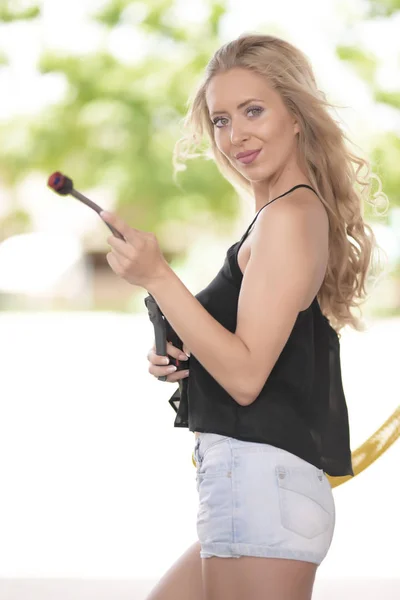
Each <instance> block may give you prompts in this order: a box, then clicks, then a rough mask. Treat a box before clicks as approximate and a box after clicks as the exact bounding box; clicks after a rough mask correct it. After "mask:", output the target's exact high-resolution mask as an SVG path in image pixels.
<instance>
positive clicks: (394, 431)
mask: <svg viewBox="0 0 400 600" xmlns="http://www.w3.org/2000/svg"><path fill="white" fill-rule="evenodd" d="M399 436H400V406H398V407H397V408H396V410H395V411H394V413H393V414H392V415H390V417H389V418H388V419H387V420H386V421H385V422H384V423H383V425H382V426H381V427H380V428H379V429H378V430H377V431H375V433H373V434H372V435H371V437H369V438H368V439H367V440H366V441H365V442H364V443H363V444H361V446H360V447H359V448H357V449H356V450H354V452H352V453H351V462H352V466H353V473H354V477H355V476H356V475H358V474H359V473H361V472H362V471H364V470H365V469H366V468H367V467H369V466H370V465H372V463H373V462H375V461H376V459H377V458H379V457H380V456H382V454H383V453H384V452H386V450H387V449H388V448H390V446H391V445H392V444H394V442H395V441H396V440H397V439H398V438H399ZM192 462H193V464H194V466H195V467H197V465H196V460H195V457H194V452H193V453H192ZM326 477H327V478H328V481H329V483H330V484H331V487H332V488H334V487H337V486H338V485H341V484H342V483H344V482H345V481H348V480H349V479H353V478H354V477H353V476H352V475H345V476H344V477H332V476H331V475H326Z"/></svg>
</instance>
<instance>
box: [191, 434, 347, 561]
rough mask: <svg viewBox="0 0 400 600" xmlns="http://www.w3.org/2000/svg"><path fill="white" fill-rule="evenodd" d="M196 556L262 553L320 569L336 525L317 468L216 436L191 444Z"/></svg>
mask: <svg viewBox="0 0 400 600" xmlns="http://www.w3.org/2000/svg"><path fill="white" fill-rule="evenodd" d="M193 454H194V458H195V462H196V470H197V473H196V482H197V491H198V494H199V507H198V513H197V523H196V528H197V535H198V538H199V541H200V545H201V551H200V556H201V558H210V557H211V556H220V557H232V558H239V557H240V556H264V557H274V558H288V559H295V560H303V561H308V562H312V563H315V564H317V565H319V564H321V562H322V560H323V559H324V558H325V556H326V554H327V553H328V550H329V547H330V545H331V542H332V538H333V532H334V528H335V503H334V498H333V493H332V488H331V485H330V483H329V481H328V478H327V477H326V475H325V473H324V471H323V470H322V469H318V468H317V467H315V466H314V465H312V464H310V463H308V462H307V461H305V460H303V459H301V458H299V457H298V456H296V455H294V454H292V453H290V452H287V451H286V450H282V449H281V448H276V447H274V446H271V445H269V444H261V443H258V442H245V441H241V440H237V439H235V438H231V437H227V436H224V435H219V434H216V433H201V434H200V436H199V437H198V438H197V439H196V440H195V447H194V453H193Z"/></svg>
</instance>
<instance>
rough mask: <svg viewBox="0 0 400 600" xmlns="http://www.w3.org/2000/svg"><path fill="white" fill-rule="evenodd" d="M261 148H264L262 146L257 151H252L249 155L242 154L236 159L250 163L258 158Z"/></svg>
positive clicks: (243, 162) (246, 163)
mask: <svg viewBox="0 0 400 600" xmlns="http://www.w3.org/2000/svg"><path fill="white" fill-rule="evenodd" d="M261 150H262V148H260V150H256V151H255V152H252V153H251V154H248V155H247V156H242V157H241V158H237V159H236V160H238V161H240V162H241V163H242V164H245V165H248V164H249V163H251V162H253V161H254V160H256V158H257V157H258V156H259V154H260V152H261Z"/></svg>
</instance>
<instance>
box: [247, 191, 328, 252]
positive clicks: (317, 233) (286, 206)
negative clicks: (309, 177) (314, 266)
mask: <svg viewBox="0 0 400 600" xmlns="http://www.w3.org/2000/svg"><path fill="white" fill-rule="evenodd" d="M282 220H283V221H286V222H288V223H289V222H290V221H292V222H293V221H294V220H297V221H300V220H301V221H303V223H304V225H305V229H304V230H305V231H308V232H309V233H311V234H312V237H313V239H314V240H315V242H316V244H317V245H318V246H319V247H320V250H321V251H322V250H323V249H324V248H325V249H326V252H327V250H328V247H327V246H328V237H329V217H328V212H327V210H326V208H325V206H324V204H323V202H322V201H321V199H320V198H319V197H318V196H317V195H316V194H315V193H314V192H313V191H311V190H309V189H308V188H297V189H296V190H294V191H293V192H291V193H290V194H287V195H286V196H282V197H281V198H278V199H277V200H276V201H275V202H273V203H272V204H271V205H270V206H267V207H266V208H265V209H264V210H262V211H261V213H260V215H259V218H258V219H257V221H258V224H257V221H256V223H255V227H254V229H255V232H254V233H255V234H256V235H255V237H256V236H257V235H265V233H266V232H267V230H268V229H270V230H272V229H275V227H276V226H277V225H278V224H279V222H280V221H282Z"/></svg>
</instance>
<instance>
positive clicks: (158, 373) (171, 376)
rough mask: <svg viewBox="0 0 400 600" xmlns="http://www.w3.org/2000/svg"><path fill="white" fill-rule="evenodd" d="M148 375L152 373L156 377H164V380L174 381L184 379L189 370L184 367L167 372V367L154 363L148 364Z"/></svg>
mask: <svg viewBox="0 0 400 600" xmlns="http://www.w3.org/2000/svg"><path fill="white" fill-rule="evenodd" d="M148 371H149V373H150V375H153V377H157V379H158V378H159V377H166V381H168V382H171V383H173V382H175V381H179V380H180V379H185V378H186V377H188V376H189V370H188V369H185V370H182V369H181V370H179V371H174V372H172V373H171V372H168V367H157V366H155V365H150V367H149V369H148Z"/></svg>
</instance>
